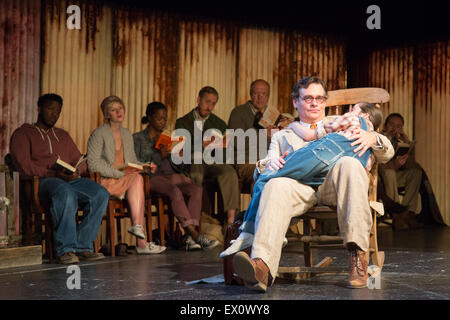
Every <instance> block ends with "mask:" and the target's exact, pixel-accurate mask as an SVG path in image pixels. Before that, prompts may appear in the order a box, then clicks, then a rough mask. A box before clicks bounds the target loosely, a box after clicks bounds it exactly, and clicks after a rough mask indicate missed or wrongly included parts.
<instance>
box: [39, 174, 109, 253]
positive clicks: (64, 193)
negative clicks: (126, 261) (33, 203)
mask: <svg viewBox="0 0 450 320" xmlns="http://www.w3.org/2000/svg"><path fill="white" fill-rule="evenodd" d="M39 198H40V199H41V201H42V202H46V203H48V204H49V207H50V213H51V216H52V223H53V228H54V229H55V247H56V254H57V255H58V256H61V255H63V254H64V253H66V252H83V251H93V242H94V240H95V238H96V237H97V233H98V230H99V228H100V224H101V222H102V218H103V215H104V214H105V211H106V207H107V205H108V200H109V192H108V191H107V190H106V189H105V188H104V187H102V186H101V185H99V184H97V183H95V182H94V181H92V180H90V179H87V178H78V179H76V180H73V181H70V182H66V181H64V180H62V179H59V178H43V179H41V180H40V182H39ZM78 205H80V208H81V209H82V210H83V213H84V215H83V220H82V222H81V223H80V224H79V225H77V223H76V220H75V216H76V214H77V210H78Z"/></svg>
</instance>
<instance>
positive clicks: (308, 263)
mask: <svg viewBox="0 0 450 320" xmlns="http://www.w3.org/2000/svg"><path fill="white" fill-rule="evenodd" d="M310 234H311V221H310V220H306V219H305V220H303V235H304V236H309V235H310ZM303 250H304V253H303V254H304V258H305V267H312V253H311V244H310V243H309V242H303Z"/></svg>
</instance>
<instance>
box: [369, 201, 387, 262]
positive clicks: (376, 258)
mask: <svg viewBox="0 0 450 320" xmlns="http://www.w3.org/2000/svg"><path fill="white" fill-rule="evenodd" d="M372 214H373V223H372V230H370V238H369V251H370V258H371V259H372V264H374V265H376V266H378V267H379V268H380V270H382V269H383V264H384V257H385V256H384V251H378V240H377V213H376V212H375V211H374V210H373V209H372ZM367 260H369V255H367ZM367 262H369V261H367Z"/></svg>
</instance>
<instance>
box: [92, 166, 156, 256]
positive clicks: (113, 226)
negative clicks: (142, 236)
mask: <svg viewBox="0 0 450 320" xmlns="http://www.w3.org/2000/svg"><path fill="white" fill-rule="evenodd" d="M94 176H95V181H96V182H97V183H100V180H101V175H100V173H99V172H95V173H94ZM143 178H144V192H145V213H144V215H145V218H146V228H147V237H148V241H152V216H153V211H152V201H153V202H155V203H156V208H157V211H156V212H155V214H156V215H157V217H158V228H159V233H160V237H161V245H164V244H165V239H164V232H165V218H164V202H163V198H162V196H161V195H156V194H152V193H151V189H150V177H149V176H148V175H146V174H144V175H143ZM129 210H130V208H129V206H128V201H127V200H125V199H119V198H117V197H114V196H111V197H110V199H109V201H108V207H107V210H106V216H105V219H106V222H107V223H106V224H107V231H108V232H107V234H108V242H109V249H110V252H111V256H112V257H114V256H115V255H116V252H115V245H116V234H117V242H118V243H121V242H122V235H121V232H120V229H121V228H120V219H121V218H129V217H130V214H129ZM117 231H119V232H117Z"/></svg>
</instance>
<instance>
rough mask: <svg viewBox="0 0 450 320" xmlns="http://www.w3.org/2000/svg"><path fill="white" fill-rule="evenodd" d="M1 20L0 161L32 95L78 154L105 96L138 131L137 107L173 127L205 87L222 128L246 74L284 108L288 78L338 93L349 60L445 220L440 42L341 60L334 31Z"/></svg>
mask: <svg viewBox="0 0 450 320" xmlns="http://www.w3.org/2000/svg"><path fill="white" fill-rule="evenodd" d="M72 4H76V5H78V6H79V7H80V8H81V13H82V19H81V23H82V26H81V27H82V28H81V30H68V29H67V27H66V20H67V18H68V14H67V13H66V9H67V7H68V6H69V5H72ZM41 10H42V21H43V22H44V25H43V27H42V30H41V28H40V12H41ZM0 23H1V26H2V28H0V45H1V46H0V75H1V76H0V94H1V100H2V109H1V113H0V117H1V118H0V124H1V125H0V130H1V145H0V152H1V156H2V158H3V156H4V155H5V154H6V152H7V150H8V140H9V137H10V134H11V132H12V130H14V129H15V128H16V127H18V126H19V125H21V124H22V123H23V122H32V121H35V119H36V100H37V97H38V95H39V94H40V93H47V92H56V93H58V94H61V95H62V96H63V98H64V101H65V102H64V108H63V113H62V115H61V118H60V120H59V122H58V124H57V125H58V126H61V127H63V128H64V129H66V130H68V131H69V132H70V134H71V135H72V137H73V138H74V140H75V142H76V143H77V144H78V146H79V148H80V150H81V151H85V148H86V142H87V138H88V136H89V134H90V133H91V131H92V130H93V129H94V128H95V127H96V126H98V125H100V124H101V123H102V122H103V117H102V115H101V112H100V108H99V105H100V102H101V100H102V99H103V98H104V97H106V96H108V95H111V94H115V95H118V96H120V97H121V98H123V100H124V102H125V104H126V106H127V116H126V123H125V126H126V127H128V128H129V129H130V130H131V131H132V132H135V131H138V130H141V129H142V126H141V124H140V119H141V117H142V115H143V113H144V111H145V107H146V105H147V103H149V102H151V101H154V100H159V101H162V102H163V103H165V104H166V105H167V106H168V107H169V127H171V128H173V125H174V122H175V119H176V118H177V117H180V116H182V115H183V114H185V113H186V112H188V111H190V110H191V109H192V108H193V107H194V106H195V104H196V98H197V94H198V91H199V89H200V88H201V87H202V86H205V85H211V86H214V87H215V88H216V89H217V90H218V91H219V95H220V99H219V103H218V104H217V107H216V110H215V111H216V112H215V113H216V114H217V115H219V116H220V117H222V118H223V119H224V120H225V121H227V120H228V116H229V114H230V112H231V110H232V108H233V107H235V106H236V105H238V104H241V103H244V102H245V101H247V100H248V99H249V86H250V83H251V82H252V81H253V80H255V79H256V78H263V79H266V80H267V81H268V82H269V83H270V84H271V97H270V100H269V103H270V105H273V106H277V107H278V108H279V110H280V111H282V112H292V106H291V101H290V98H289V95H290V91H291V88H292V85H293V84H294V83H295V82H296V81H297V80H298V79H299V78H301V77H304V76H307V75H311V74H314V75H318V76H320V77H322V78H323V79H324V80H325V81H326V82H327V85H328V87H329V89H330V90H332V89H338V88H345V87H346V86H347V69H348V67H349V66H347V63H349V64H355V65H356V67H357V69H359V70H358V72H357V73H358V76H357V77H356V80H354V81H353V83H352V86H378V87H383V88H386V89H387V90H388V91H389V92H390V94H391V102H390V103H389V104H386V105H385V106H384V107H383V111H384V113H385V114H388V113H391V112H400V113H402V114H403V115H404V116H405V120H406V130H407V133H408V134H409V135H411V136H413V137H414V138H415V139H416V140H417V141H418V145H417V149H416V156H417V159H418V160H419V162H421V164H422V165H423V166H424V168H425V169H426V170H427V172H428V173H429V175H430V179H431V181H432V184H433V188H434V190H435V191H436V195H437V198H438V203H439V205H440V207H441V210H442V212H443V214H444V215H445V217H446V222H447V223H450V203H449V199H450V197H449V196H450V194H449V191H446V190H445V185H446V183H448V181H449V177H450V175H449V159H450V158H449V156H450V155H449V151H448V150H449V149H448V145H449V140H450V138H449V132H450V128H449V127H448V126H449V125H448V123H450V121H449V112H448V107H449V106H448V104H449V66H450V63H449V56H448V52H449V49H448V46H449V44H448V41H447V42H439V43H438V42H435V43H431V44H429V45H416V46H409V47H401V46H397V47H390V48H383V49H376V50H372V51H371V52H370V53H369V54H368V56H367V58H366V59H365V60H364V61H363V62H358V61H352V60H349V61H346V60H347V58H348V56H349V55H348V53H347V43H346V40H345V39H344V38H340V37H336V36H329V35H317V34H310V33H302V32H296V31H292V30H281V29H274V28H272V29H266V28H262V27H250V26H247V25H244V24H237V23H231V22H227V21H222V20H211V19H209V20H208V19H197V18H193V17H188V16H180V15H176V14H168V13H160V12H155V11H152V10H150V9H142V8H134V7H131V6H128V5H127V6H118V5H110V4H105V3H103V1H100V0H96V1H86V0H78V1H66V0H42V3H41V1H32V0H29V1H20V2H18V1H12V0H8V1H1V2H0ZM41 37H42V44H43V46H42V52H41V49H40V46H39V43H40V41H41ZM41 56H42V66H41V69H39V61H40V57H41ZM39 76H40V78H39ZM39 81H40V82H39ZM39 83H40V86H41V88H40V90H39ZM419 119H420V121H418V120H419Z"/></svg>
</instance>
